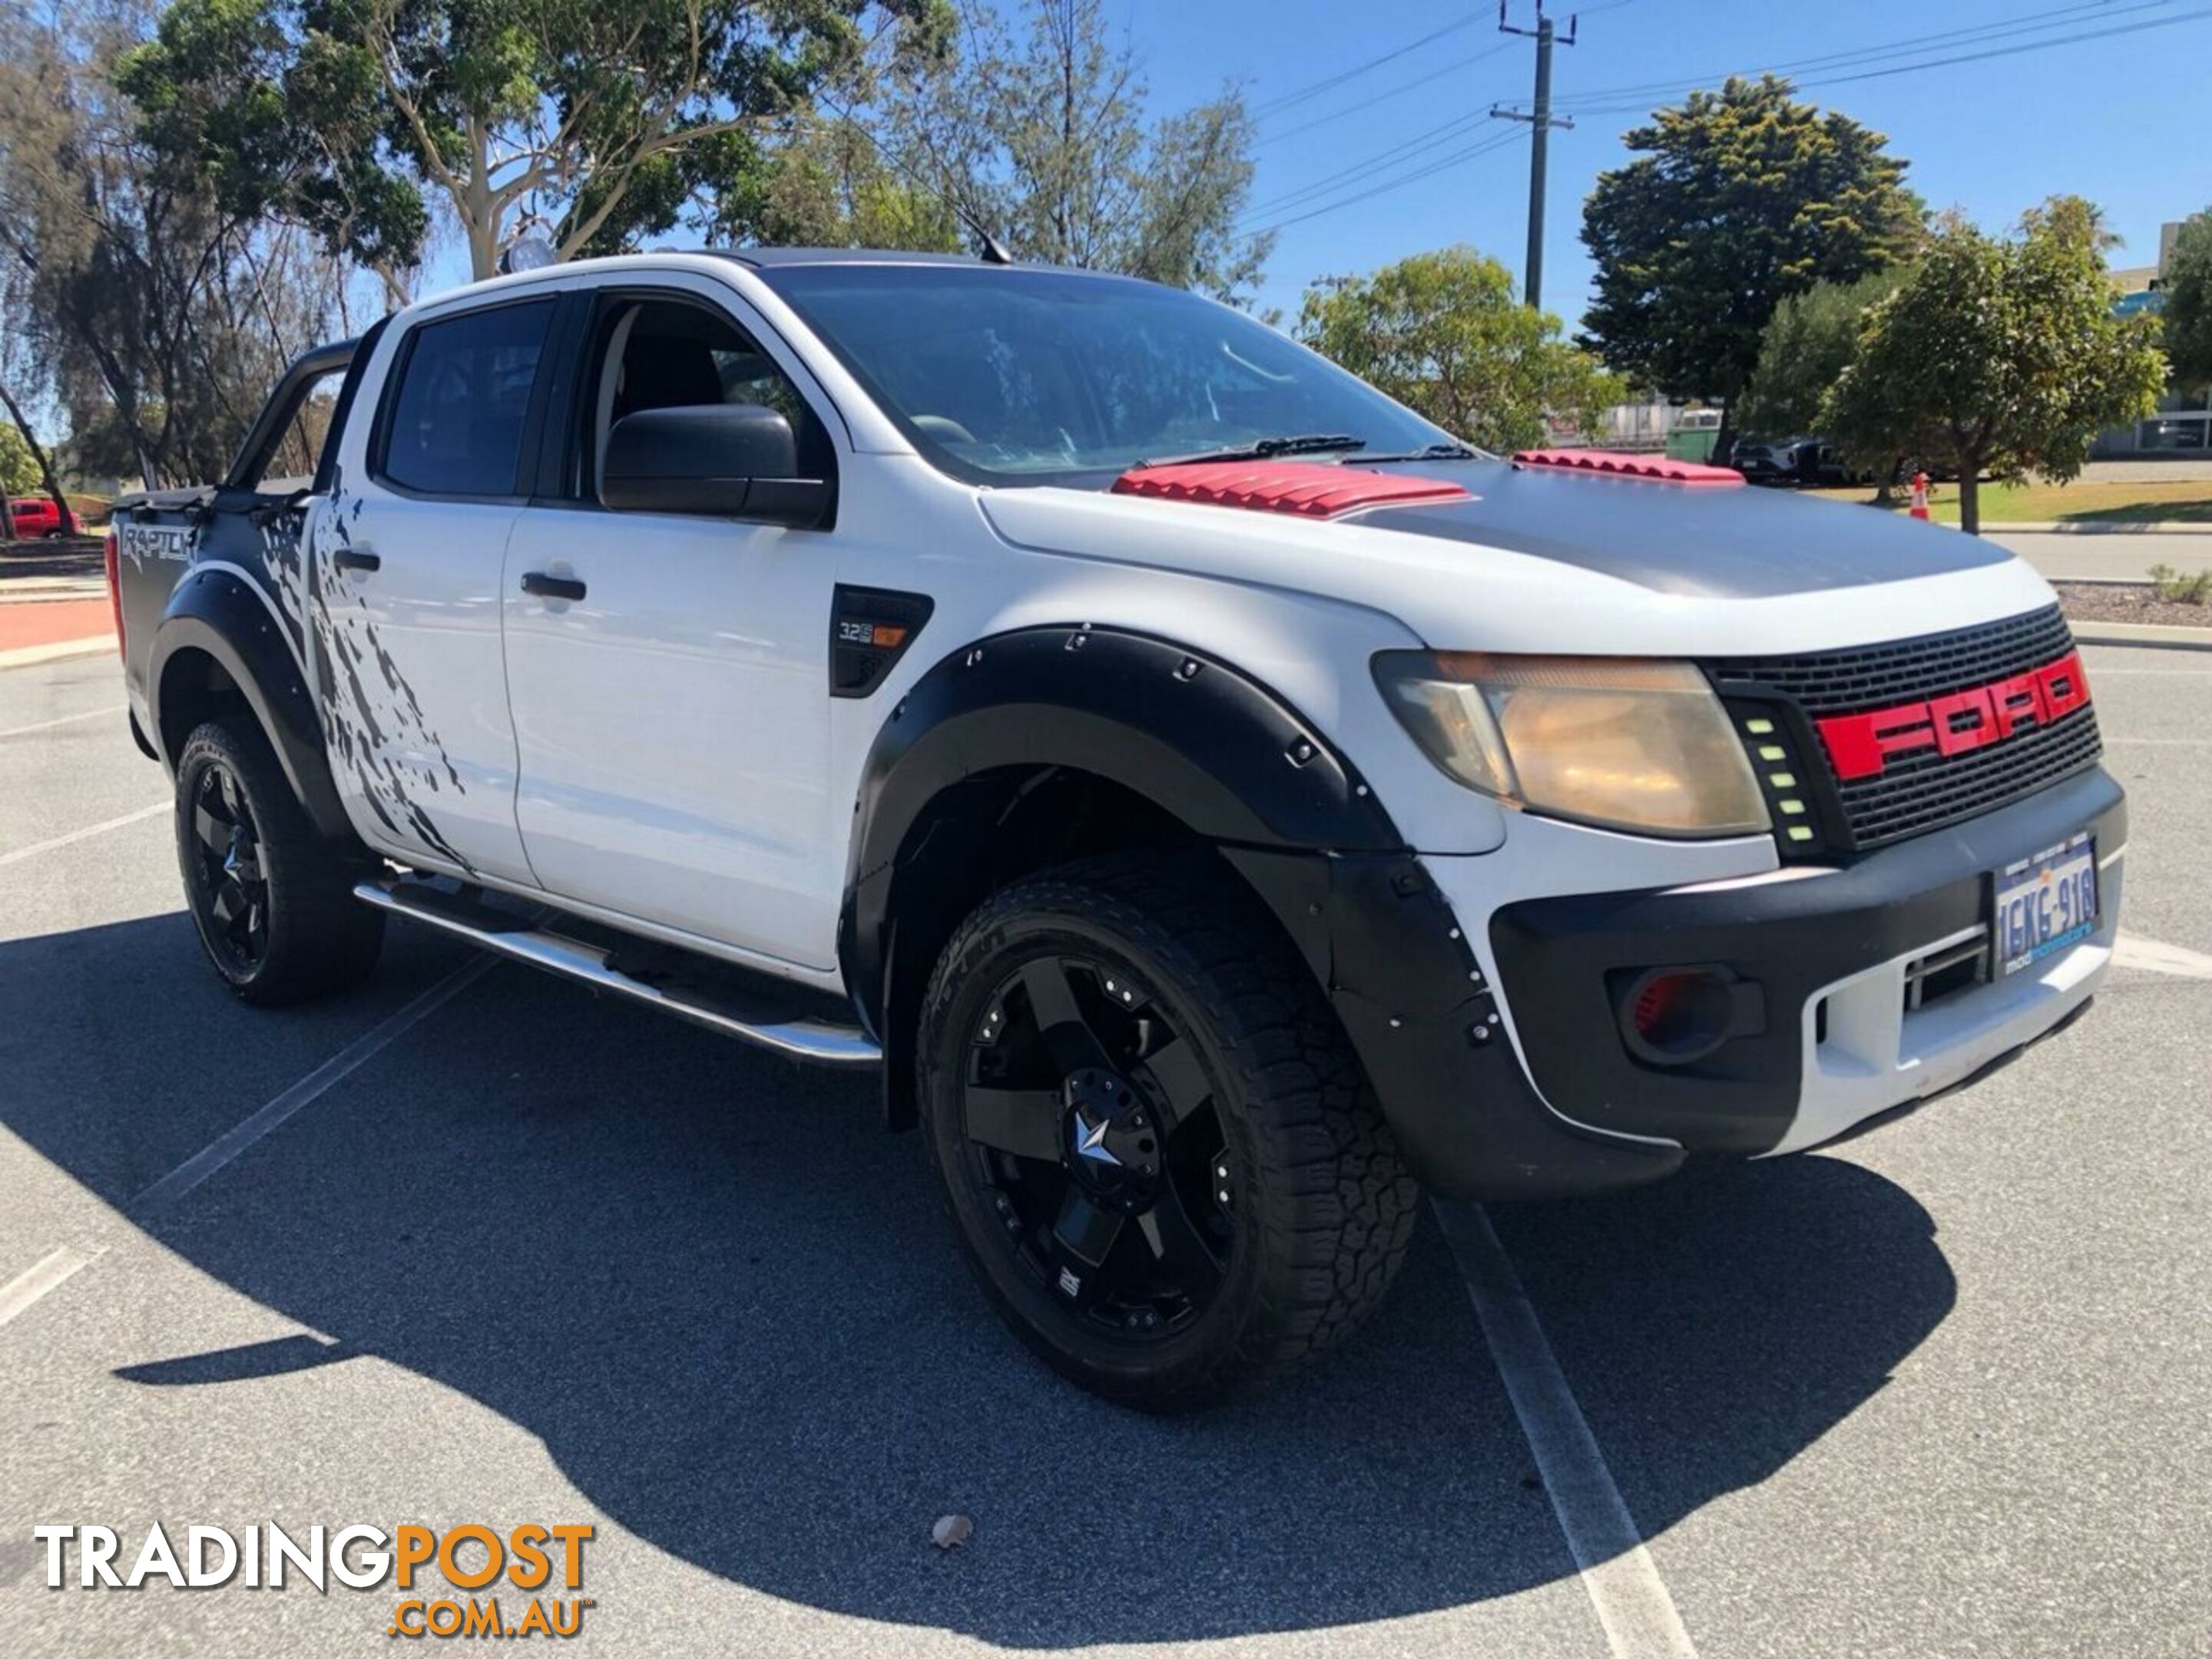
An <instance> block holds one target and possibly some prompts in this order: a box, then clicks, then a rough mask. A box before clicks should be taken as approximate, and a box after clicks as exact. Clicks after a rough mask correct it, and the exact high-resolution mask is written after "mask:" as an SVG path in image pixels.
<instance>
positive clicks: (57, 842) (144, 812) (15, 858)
mask: <svg viewBox="0 0 2212 1659" xmlns="http://www.w3.org/2000/svg"><path fill="white" fill-rule="evenodd" d="M175 810H176V806H175V803H174V802H172V801H166V800H158V801H155V803H154V804H153V805H151V806H145V807H141V808H140V809H139V810H138V811H136V812H125V814H124V815H123V816H122V817H119V818H109V819H108V820H107V821H106V823H94V824H88V825H87V826H86V827H85V828H83V829H72V830H70V832H69V834H67V835H66V836H55V837H54V838H53V839H52V841H34V842H32V843H31V844H30V845H29V846H28V847H18V848H16V849H15V851H14V852H12V853H0V864H20V863H21V862H22V861H23V860H25V859H34V858H36V857H38V855H39V854H41V853H51V852H53V851H55V850H56V849H57V848H64V847H68V846H70V845H72V844H74V843H75V842H80V841H89V840H90V839H91V838H92V837H93V836H104V835H106V833H107V832H108V831H109V830H111V829H122V828H123V827H124V826H125V824H130V823H144V822H145V821H146V820H147V819H148V818H150V817H159V816H160V815H161V814H162V813H164V812H170V811H175Z"/></svg>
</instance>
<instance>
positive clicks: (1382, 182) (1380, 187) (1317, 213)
mask: <svg viewBox="0 0 2212 1659" xmlns="http://www.w3.org/2000/svg"><path fill="white" fill-rule="evenodd" d="M1491 119H1492V117H1489V116H1485V117H1484V118H1483V119H1482V122H1481V123H1480V125H1488V124H1489V122H1490V121H1491ZM1519 136H1520V135H1519V134H1518V133H1516V132H1510V131H1508V132H1504V133H1500V134H1498V136H1496V137H1492V138H1489V139H1486V141H1484V142H1483V143H1478V144H1474V145H1472V146H1470V147H1469V148H1468V149H1463V150H1459V151H1457V152H1455V153H1454V154H1452V155H1447V156H1444V157H1443V159H1441V160H1439V161H1432V162H1431V163H1429V164H1428V165H1427V166H1425V167H1417V168H1415V169H1414V170H1413V172H1410V173H1399V174H1396V175H1395V176H1393V177H1390V178H1387V179H1375V180H1373V181H1371V182H1369V183H1365V184H1363V185H1360V186H1359V188H1358V190H1356V191H1352V193H1351V194H1350V195H1347V196H1342V197H1338V198H1337V199H1336V200H1335V201H1333V202H1325V203H1323V204H1321V205H1320V206H1319V207H1315V208H1309V209H1307V210H1305V211H1304V212H1303V213H1294V214H1291V216H1288V217H1287V218H1282V219H1277V220H1275V221H1274V222H1273V223H1270V224H1264V225H1239V226H1238V227H1237V231H1238V234H1241V235H1259V234H1264V233H1265V232H1267V231H1271V230H1283V229H1286V228H1289V227H1290V226H1291V225H1301V224H1304V223H1305V222H1306V221H1307V220H1309V219H1318V218H1321V217H1322V216H1324V215H1326V214H1331V213H1336V212H1339V211H1340V210H1343V209H1345V208H1348V207H1357V206H1358V204H1360V203H1362V202H1370V201H1372V200H1374V199H1375V197H1377V196H1387V195H1389V193H1390V192H1391V191H1395V190H1399V189H1402V188H1403V187H1404V186H1406V185H1411V184H1418V183H1419V181H1420V180H1422V179H1432V178H1434V177H1435V176H1436V175H1437V173H1443V172H1446V171H1449V169H1451V168H1453V167H1460V166H1462V165H1464V164H1465V163H1467V162H1468V161H1474V159H1475V158H1476V157H1477V156H1480V155H1491V154H1492V153H1493V152H1495V151H1498V150H1501V149H1505V148H1506V147H1507V146H1509V145H1510V144H1511V143H1513V141H1514V140H1515V139H1516V138H1517V137H1519Z"/></svg>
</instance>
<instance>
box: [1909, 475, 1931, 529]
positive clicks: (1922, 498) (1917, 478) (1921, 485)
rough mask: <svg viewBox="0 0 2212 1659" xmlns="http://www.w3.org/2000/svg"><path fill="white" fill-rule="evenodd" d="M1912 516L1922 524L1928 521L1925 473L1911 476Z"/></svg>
mask: <svg viewBox="0 0 2212 1659" xmlns="http://www.w3.org/2000/svg"><path fill="white" fill-rule="evenodd" d="M1912 516H1913V517H1914V518H1916V519H1917V520H1920V521H1921V522H1922V523H1923V524H1925V523H1926V522H1927V521H1928V475H1927V474H1926V473H1925V472H1916V473H1914V474H1913V475H1912Z"/></svg>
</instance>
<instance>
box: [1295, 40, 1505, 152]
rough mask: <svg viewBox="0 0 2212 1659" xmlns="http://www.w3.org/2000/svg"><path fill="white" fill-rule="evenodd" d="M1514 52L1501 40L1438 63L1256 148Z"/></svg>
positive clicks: (1368, 110)
mask: <svg viewBox="0 0 2212 1659" xmlns="http://www.w3.org/2000/svg"><path fill="white" fill-rule="evenodd" d="M1512 49H1513V43H1512V42H1511V41H1510V40H1501V41H1499V42H1498V44H1497V45H1496V46H1485V47H1484V48H1483V49H1482V50H1481V51H1480V52H1469V53H1468V55H1467V56H1466V57H1464V58H1453V59H1452V60H1451V61H1450V62H1449V63H1448V64H1438V65H1437V67H1436V68H1435V69H1432V70H1429V71H1428V72H1427V73H1426V74H1425V75H1417V76H1414V77H1413V79H1412V80H1410V81H1401V82H1398V83H1397V84H1396V85H1395V86H1389V87H1384V88H1382V89H1381V90H1380V91H1376V92H1370V93H1369V94H1367V95H1366V96H1365V97H1364V98H1362V99H1361V100H1359V101H1358V103H1356V104H1346V106H1344V107H1343V108H1342V109H1340V110H1332V111H1330V112H1328V114H1327V115H1316V117H1314V118H1313V119H1312V120H1310V121H1304V122H1301V123H1300V124H1299V125H1297V126H1294V127H1285V128H1284V129H1283V130H1282V131H1279V132H1270V133H1267V135H1266V136H1265V137H1262V138H1261V140H1260V142H1259V143H1257V144H1255V145H1254V146H1253V148H1254V149H1267V146H1268V145H1270V144H1279V143H1282V142H1283V141H1284V140H1285V139H1286V138H1295V137H1297V136H1298V135H1299V134H1300V133H1302V132H1310V131H1313V130H1314V129H1315V128H1316V127H1325V126H1327V125H1329V123H1331V122H1332V121H1341V120H1343V119H1345V118H1346V117H1347V116H1352V115H1371V114H1373V113H1374V112H1375V111H1376V110H1377V109H1379V108H1382V107H1383V106H1385V105H1387V104H1389V103H1390V102H1391V100H1394V99H1395V98H1396V97H1398V95H1399V94H1401V93H1407V92H1411V91H1412V90H1413V88H1415V87H1425V86H1426V85H1428V83H1429V82H1431V81H1438V80H1442V79H1443V77H1444V76H1447V75H1450V74H1453V73H1455V72H1456V71H1457V70H1463V69H1466V68H1468V66H1469V65H1471V64H1480V62H1481V61H1482V60H1483V59H1484V58H1495V57H1497V56H1498V53H1499V52H1510V51H1511V50H1512ZM1260 125H1263V126H1264V125H1266V124H1265V123H1264V122H1262V123H1261V124H1260Z"/></svg>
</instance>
